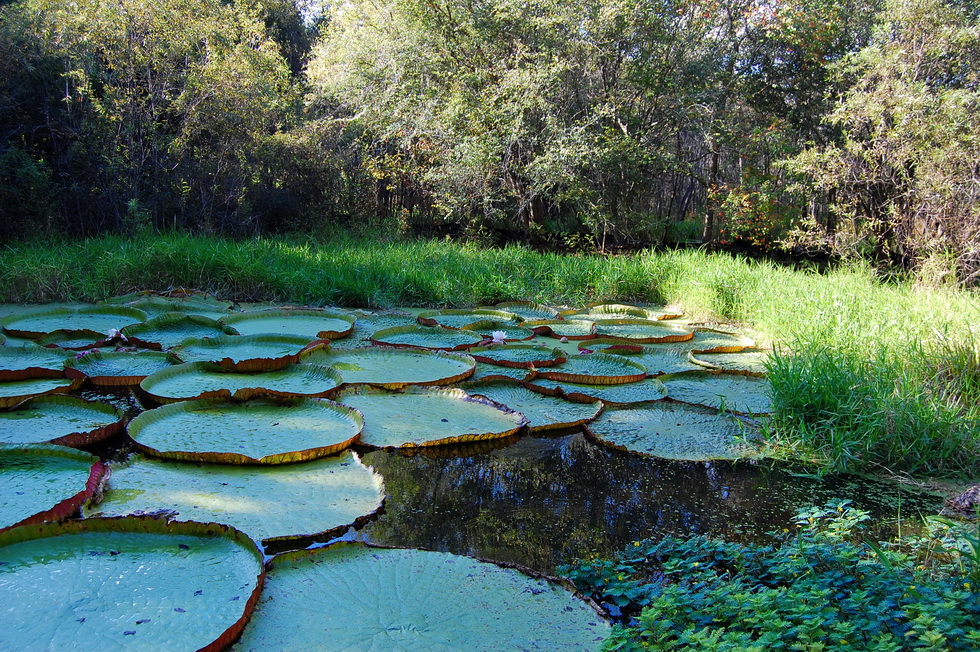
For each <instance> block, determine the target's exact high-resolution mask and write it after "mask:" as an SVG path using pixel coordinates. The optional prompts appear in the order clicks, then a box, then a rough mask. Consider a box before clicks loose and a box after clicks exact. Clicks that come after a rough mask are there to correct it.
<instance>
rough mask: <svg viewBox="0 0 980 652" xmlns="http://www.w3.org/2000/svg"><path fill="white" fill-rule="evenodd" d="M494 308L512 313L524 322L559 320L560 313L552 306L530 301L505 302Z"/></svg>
mask: <svg viewBox="0 0 980 652" xmlns="http://www.w3.org/2000/svg"><path fill="white" fill-rule="evenodd" d="M494 308H495V309H496V310H503V311H504V312H509V313H512V314H514V315H517V316H518V317H520V318H521V319H524V320H532V319H558V318H559V314H558V311H557V310H555V309H554V308H552V307H551V306H545V305H541V304H540V303H532V302H530V301H504V302H502V303H498V304H497V305H496V306H494Z"/></svg>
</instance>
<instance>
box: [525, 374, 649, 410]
mask: <svg viewBox="0 0 980 652" xmlns="http://www.w3.org/2000/svg"><path fill="white" fill-rule="evenodd" d="M527 387H528V388H530V389H532V390H534V391H536V392H542V393H545V394H549V395H551V396H564V397H565V398H567V399H568V400H570V401H579V402H583V403H591V402H593V401H602V402H603V403H606V404H607V405H632V404H634V403H647V402H649V401H659V400H660V399H662V398H663V397H664V396H666V395H667V388H666V387H664V384H663V383H662V382H660V381H659V380H657V379H656V378H647V379H646V380H641V381H638V382H635V383H623V384H621V385H582V384H578V383H567V382H563V381H557V380H547V379H542V378H535V379H534V380H533V381H532V382H531V383H529V384H527Z"/></svg>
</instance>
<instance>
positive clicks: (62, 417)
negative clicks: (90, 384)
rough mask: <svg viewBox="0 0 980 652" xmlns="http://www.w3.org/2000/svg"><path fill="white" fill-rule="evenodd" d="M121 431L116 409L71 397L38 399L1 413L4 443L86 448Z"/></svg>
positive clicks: (121, 421) (0, 435)
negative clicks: (47, 444) (46, 444)
mask: <svg viewBox="0 0 980 652" xmlns="http://www.w3.org/2000/svg"><path fill="white" fill-rule="evenodd" d="M122 429H123V415H122V413H120V412H119V410H117V409H116V408H114V407H112V406H111V405H106V404H105V403H99V402H97V401H85V400H83V399H80V398H75V397H74V396H40V397H38V398H32V399H28V400H26V401H24V402H23V403H21V404H19V405H17V406H16V407H14V408H12V409H10V410H5V411H2V412H0V441H2V442H3V443H7V444H40V443H49V444H58V445H60V446H73V447H77V446H87V445H89V444H92V443H94V442H97V441H102V440H103V439H107V438H109V437H111V436H113V435H115V434H116V433H118V432H122Z"/></svg>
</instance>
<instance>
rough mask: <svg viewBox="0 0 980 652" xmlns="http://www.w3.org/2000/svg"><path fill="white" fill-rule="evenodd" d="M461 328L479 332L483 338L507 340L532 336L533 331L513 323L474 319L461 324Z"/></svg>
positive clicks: (514, 340) (524, 338)
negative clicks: (471, 321)
mask: <svg viewBox="0 0 980 652" xmlns="http://www.w3.org/2000/svg"><path fill="white" fill-rule="evenodd" d="M462 330H466V331H473V332H475V333H479V334H480V335H482V336H483V337H484V338H485V339H490V338H491V337H493V338H499V339H501V340H504V341H507V342H518V341H522V340H530V339H533V338H534V331H532V330H531V329H530V328H523V327H521V326H514V325H513V324H508V323H506V322H499V321H475V322H473V323H472V324H467V325H466V326H463V329H462Z"/></svg>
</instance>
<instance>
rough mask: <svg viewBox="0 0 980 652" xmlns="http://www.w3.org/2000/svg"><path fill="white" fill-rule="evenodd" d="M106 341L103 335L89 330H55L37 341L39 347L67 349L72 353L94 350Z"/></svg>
mask: <svg viewBox="0 0 980 652" xmlns="http://www.w3.org/2000/svg"><path fill="white" fill-rule="evenodd" d="M105 340H106V336H105V334H103V333H97V332H95V331H90V330H80V331H73V330H56V331H51V332H50V333H48V334H47V335H42V336H41V337H39V338H38V339H37V340H35V341H36V342H37V344H38V345H39V346H44V347H55V346H56V347H58V348H59V349H68V350H72V351H82V350H85V349H91V348H96V347H98V346H100V345H103V344H104V342H105Z"/></svg>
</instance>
